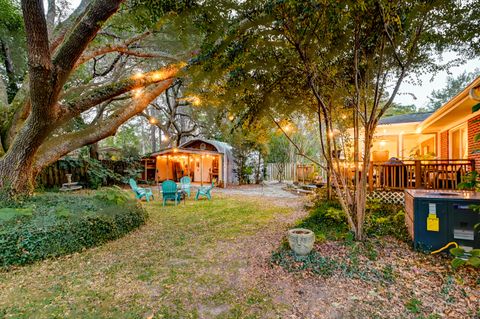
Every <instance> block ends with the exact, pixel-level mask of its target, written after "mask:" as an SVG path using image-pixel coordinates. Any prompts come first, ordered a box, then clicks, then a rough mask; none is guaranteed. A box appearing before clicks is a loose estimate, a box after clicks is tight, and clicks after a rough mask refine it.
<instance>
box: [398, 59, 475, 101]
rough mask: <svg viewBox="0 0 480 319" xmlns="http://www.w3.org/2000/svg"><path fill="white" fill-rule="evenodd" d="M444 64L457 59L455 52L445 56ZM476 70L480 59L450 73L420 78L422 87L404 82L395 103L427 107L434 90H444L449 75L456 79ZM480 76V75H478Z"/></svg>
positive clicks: (445, 72) (468, 62) (455, 68)
mask: <svg viewBox="0 0 480 319" xmlns="http://www.w3.org/2000/svg"><path fill="white" fill-rule="evenodd" d="M442 58H443V62H447V61H451V60H453V59H455V58H456V54H455V53H453V52H447V53H445V54H443V57H442ZM475 68H480V58H477V59H472V60H468V61H467V62H466V63H465V64H462V65H460V66H457V67H452V68H450V70H449V71H442V72H438V73H437V74H434V75H433V76H432V74H425V75H422V76H419V79H420V81H421V85H416V84H411V83H409V81H408V80H407V81H404V82H403V83H402V85H401V86H400V90H399V94H398V95H397V96H396V97H395V102H397V103H399V104H404V105H410V104H413V105H415V106H416V107H417V108H420V107H423V106H426V104H427V103H428V101H429V100H428V96H429V95H430V93H432V91H433V90H438V89H442V88H443V87H445V85H446V83H447V77H448V76H449V75H451V76H453V77H455V76H458V75H459V74H462V73H463V72H464V71H467V72H472V71H473V70H474V69H475ZM478 75H479V76H480V74H478Z"/></svg>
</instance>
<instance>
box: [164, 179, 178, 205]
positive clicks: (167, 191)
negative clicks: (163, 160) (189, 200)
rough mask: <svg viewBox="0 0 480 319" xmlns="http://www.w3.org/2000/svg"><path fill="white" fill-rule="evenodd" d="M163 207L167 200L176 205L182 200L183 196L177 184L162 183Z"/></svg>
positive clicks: (169, 181)
mask: <svg viewBox="0 0 480 319" xmlns="http://www.w3.org/2000/svg"><path fill="white" fill-rule="evenodd" d="M162 196H163V206H165V203H166V202H167V200H173V201H174V202H175V205H177V203H178V202H180V201H181V200H182V194H180V193H179V192H178V189H177V183H175V182H174V181H171V180H166V181H164V182H163V183H162Z"/></svg>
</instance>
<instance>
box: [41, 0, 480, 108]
mask: <svg viewBox="0 0 480 319" xmlns="http://www.w3.org/2000/svg"><path fill="white" fill-rule="evenodd" d="M80 1H81V0H70V1H69V2H70V4H71V7H72V10H73V9H74V8H76V7H77V6H78V5H79V4H80ZM44 2H45V7H46V6H47V4H46V0H44ZM455 58H456V55H455V53H452V52H447V53H445V54H444V55H443V56H442V60H443V61H442V62H447V61H451V60H453V59H455ZM475 68H480V58H477V59H473V60H469V61H467V62H466V63H465V64H463V65H460V66H457V67H453V68H450V70H449V71H442V72H438V73H437V74H435V75H433V76H432V74H425V75H422V76H419V77H418V78H419V80H420V82H421V84H412V83H409V82H412V81H408V80H407V81H404V82H403V83H402V85H401V87H400V90H399V94H397V96H396V97H395V102H396V103H399V104H404V105H410V104H414V105H415V106H416V107H417V108H420V107H424V106H426V105H427V103H428V101H429V100H428V96H429V95H430V93H431V92H432V91H433V90H438V89H441V88H443V87H445V84H446V82H447V77H448V75H452V76H454V77H455V76H457V75H459V74H461V73H463V72H464V71H467V72H471V71H473V70H474V69H475ZM479 75H480V74H479Z"/></svg>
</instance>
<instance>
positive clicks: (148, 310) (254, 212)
mask: <svg viewBox="0 0 480 319" xmlns="http://www.w3.org/2000/svg"><path fill="white" fill-rule="evenodd" d="M145 206H146V207H147V210H148V213H149V216H150V217H149V220H148V221H147V224H146V225H145V226H143V227H141V228H140V229H138V230H136V231H134V232H132V233H130V234H128V235H127V236H125V237H123V238H121V239H118V240H116V241H113V242H109V243H107V244H105V245H103V246H100V247H97V248H93V249H88V250H86V251H84V252H82V253H76V254H73V255H69V256H65V257H60V258H58V259H52V260H46V261H43V262H39V263H36V264H33V265H29V266H25V267H21V268H18V269H16V270H13V271H9V272H3V273H0V295H1V296H2V298H0V317H2V316H3V317H5V318H65V317H68V318H144V317H148V316H149V315H150V314H153V315H154V318H200V317H205V316H206V317H218V318H263V317H264V314H265V313H266V312H268V311H272V309H273V305H272V302H271V300H269V298H268V297H267V296H266V295H265V294H264V293H263V292H262V291H261V290H258V289H256V288H255V287H250V286H247V287H243V286H240V285H237V284H232V280H234V278H233V279H232V278H231V277H232V274H235V273H236V272H237V271H238V270H239V269H240V268H244V267H246V261H245V260H242V259H241V258H238V257H237V255H236V254H237V251H238V249H239V247H237V246H235V245H232V244H231V242H233V241H235V240H237V239H239V238H242V237H243V236H248V235H251V234H255V233H257V232H258V231H260V230H261V229H263V228H264V227H265V226H266V225H267V224H268V223H270V222H271V221H272V220H273V218H274V216H275V215H277V214H278V213H285V212H288V210H287V209H285V208H279V207H277V206H275V205H274V204H273V203H271V202H269V203H265V202H264V201H255V200H249V199H245V198H243V199H235V198H215V199H214V200H212V201H198V202H195V201H193V200H190V201H187V204H186V205H184V204H183V203H182V204H180V205H179V206H177V207H175V206H173V205H170V206H168V207H162V206H161V203H160V202H159V201H156V202H153V203H150V204H147V205H145Z"/></svg>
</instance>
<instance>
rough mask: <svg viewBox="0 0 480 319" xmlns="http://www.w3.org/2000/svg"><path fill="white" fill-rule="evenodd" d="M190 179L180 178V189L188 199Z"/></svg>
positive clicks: (186, 177)
mask: <svg viewBox="0 0 480 319" xmlns="http://www.w3.org/2000/svg"><path fill="white" fill-rule="evenodd" d="M191 181H192V180H191V179H190V177H188V176H183V177H182V178H180V189H181V190H182V191H184V192H185V194H187V196H188V197H190V186H191V185H190V183H191Z"/></svg>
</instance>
